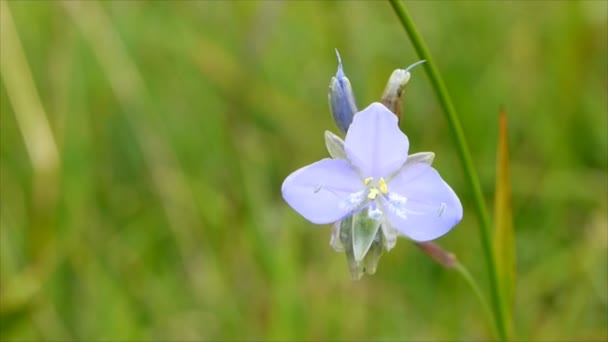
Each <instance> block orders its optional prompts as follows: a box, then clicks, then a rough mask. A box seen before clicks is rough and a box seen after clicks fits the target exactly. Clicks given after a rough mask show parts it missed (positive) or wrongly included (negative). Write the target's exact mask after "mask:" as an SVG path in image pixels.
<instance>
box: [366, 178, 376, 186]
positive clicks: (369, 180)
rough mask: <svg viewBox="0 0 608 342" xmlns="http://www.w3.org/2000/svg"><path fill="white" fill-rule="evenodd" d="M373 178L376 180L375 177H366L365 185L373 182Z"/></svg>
mask: <svg viewBox="0 0 608 342" xmlns="http://www.w3.org/2000/svg"><path fill="white" fill-rule="evenodd" d="M373 180H374V177H369V178H365V180H364V182H365V185H369V183H371V182H372V181H373Z"/></svg>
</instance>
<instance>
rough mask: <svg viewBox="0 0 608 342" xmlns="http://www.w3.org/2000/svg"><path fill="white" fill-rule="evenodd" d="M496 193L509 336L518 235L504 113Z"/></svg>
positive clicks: (501, 282) (496, 235) (497, 243)
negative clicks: (516, 237)
mask: <svg viewBox="0 0 608 342" xmlns="http://www.w3.org/2000/svg"><path fill="white" fill-rule="evenodd" d="M495 190H496V192H495V195H494V255H495V259H496V271H497V273H498V284H499V294H500V300H501V301H502V309H503V317H504V318H505V321H506V325H507V327H506V328H507V333H509V332H511V331H512V321H511V317H512V311H513V298H514V293H515V233H514V231H513V210H512V207H511V176H510V167H509V139H508V131H507V114H506V112H505V111H504V109H501V110H500V114H499V122H498V147H497V160H496V189H495Z"/></svg>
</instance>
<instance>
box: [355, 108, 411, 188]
mask: <svg viewBox="0 0 608 342" xmlns="http://www.w3.org/2000/svg"><path fill="white" fill-rule="evenodd" d="M345 149H346V155H347V156H348V159H349V160H350V161H351V163H353V165H355V166H356V167H357V168H358V169H359V170H360V171H361V172H362V173H363V175H364V176H365V177H374V178H379V177H387V176H389V175H390V174H391V173H393V172H394V171H396V170H397V169H399V167H401V166H402V165H403V163H405V161H406V159H407V151H408V149H409V141H408V139H407V137H406V136H405V134H403V132H401V130H400V129H399V124H398V122H397V117H396V116H395V114H393V113H392V112H391V111H389V110H388V109H387V108H386V107H385V106H384V105H382V104H380V103H377V102H376V103H372V104H371V105H369V106H368V107H367V108H365V109H364V110H362V111H361V112H359V113H357V114H356V115H355V117H354V118H353V123H352V124H351V125H350V128H349V129H348V133H347V134H346V141H345Z"/></svg>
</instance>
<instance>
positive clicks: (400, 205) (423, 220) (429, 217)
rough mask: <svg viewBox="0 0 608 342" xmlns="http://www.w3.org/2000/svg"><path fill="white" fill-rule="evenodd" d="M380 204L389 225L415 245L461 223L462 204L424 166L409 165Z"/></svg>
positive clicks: (434, 174)
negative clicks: (415, 242) (413, 241)
mask: <svg viewBox="0 0 608 342" xmlns="http://www.w3.org/2000/svg"><path fill="white" fill-rule="evenodd" d="M388 187H389V194H388V195H387V196H386V198H385V199H384V201H383V204H384V207H385V211H386V215H387V216H388V219H389V221H390V222H391V224H392V225H393V227H395V229H397V230H398V231H399V232H400V233H401V234H403V235H405V236H407V237H409V238H411V239H412V240H415V241H428V240H433V239H436V238H438V237H440V236H442V235H444V234H445V233H447V232H448V231H450V229H452V228H453V227H454V226H455V225H456V224H457V223H458V222H460V220H461V219H462V204H461V203H460V200H459V199H458V197H457V196H456V194H455V193H454V190H452V188H450V186H449V185H448V184H447V183H446V182H444V181H443V179H441V176H439V173H438V172H437V171H436V170H435V169H433V168H432V167H430V166H429V165H428V164H425V163H418V164H413V165H411V166H409V167H407V168H405V169H404V170H403V172H401V173H400V174H399V175H397V176H396V177H395V178H394V179H393V180H391V181H390V182H389V186H388Z"/></svg>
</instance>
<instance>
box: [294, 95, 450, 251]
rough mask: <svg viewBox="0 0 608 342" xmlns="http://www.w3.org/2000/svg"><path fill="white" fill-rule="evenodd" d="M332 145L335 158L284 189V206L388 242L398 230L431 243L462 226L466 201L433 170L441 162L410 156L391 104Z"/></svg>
mask: <svg viewBox="0 0 608 342" xmlns="http://www.w3.org/2000/svg"><path fill="white" fill-rule="evenodd" d="M326 140H327V142H328V143H327V145H328V149H329V150H330V154H331V155H332V156H333V157H334V158H335V159H330V158H326V159H323V160H320V161H318V162H316V163H313V164H311V165H308V166H305V167H303V168H301V169H299V170H297V171H295V172H294V173H292V174H291V175H289V176H288V177H287V179H285V181H284V182H283V186H282V192H283V198H284V199H285V201H286V202H287V203H288V204H289V205H290V206H291V207H292V208H293V209H294V210H295V211H297V212H298V213H299V214H300V215H302V216H303V217H304V218H306V219H307V220H309V221H310V222H312V223H315V224H328V223H334V222H338V221H341V220H345V219H346V218H349V217H351V216H353V221H354V220H357V221H361V222H362V223H361V224H358V225H356V226H361V227H363V228H364V229H366V230H369V232H370V233H369V234H373V235H375V232H376V231H377V230H378V229H380V227H382V230H383V231H384V235H386V236H391V235H395V234H394V232H395V230H396V231H397V232H399V233H400V234H402V235H404V236H406V237H408V238H410V239H412V240H415V241H428V240H433V239H436V238H438V237H440V236H442V235H444V234H445V233H447V232H448V231H449V230H450V229H452V227H454V226H455V225H456V224H457V223H458V222H460V220H461V219H462V205H461V204H460V200H459V199H458V197H457V196H456V194H455V193H454V191H453V190H452V189H451V188H450V186H449V185H448V184H447V183H446V182H445V181H444V180H443V179H442V178H441V176H439V173H438V172H437V171H436V170H435V169H434V168H432V167H431V166H430V164H431V162H432V159H433V157H434V155H433V154H432V153H430V152H423V153H417V154H414V155H410V156H408V154H407V153H408V149H409V141H408V138H407V136H405V134H403V132H401V130H400V129H399V126H398V122H397V117H396V116H395V115H394V114H393V113H392V112H390V111H389V110H388V109H387V108H386V107H385V106H384V105H382V104H380V103H373V104H371V105H370V106H369V107H367V108H365V109H364V110H363V111H361V112H359V113H357V114H356V115H355V116H354V118H353V122H352V124H351V125H350V127H349V128H348V132H347V134H346V139H345V141H344V142H342V140H341V139H340V138H338V137H337V136H335V135H333V134H331V133H329V132H326ZM349 220H350V218H349ZM366 234H367V235H369V234H368V233H366ZM373 235H372V236H373ZM354 243H355V244H357V241H354ZM369 243H371V242H369ZM366 245H367V243H366ZM368 249H369V245H367V247H366V248H363V249H362V251H363V252H362V255H361V253H358V254H359V255H355V257H356V259H358V260H361V259H362V258H363V256H364V255H365V253H367V250H368ZM356 254H357V253H356Z"/></svg>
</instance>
